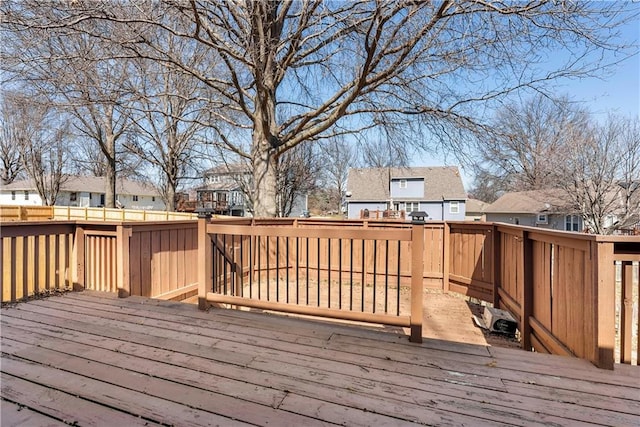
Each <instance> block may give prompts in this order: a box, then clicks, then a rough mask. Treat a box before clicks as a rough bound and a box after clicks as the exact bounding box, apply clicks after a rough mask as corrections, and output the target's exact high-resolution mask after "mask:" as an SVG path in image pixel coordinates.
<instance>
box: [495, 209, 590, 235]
mask: <svg viewBox="0 0 640 427" xmlns="http://www.w3.org/2000/svg"><path fill="white" fill-rule="evenodd" d="M536 218H537V215H533V214H515V213H511V214H506V213H502V214H498V213H487V214H486V220H487V221H488V222H504V223H507V224H516V219H517V220H518V221H517V222H518V224H519V225H525V226H528V227H539V228H547V229H551V230H565V227H566V224H565V221H566V220H565V215H562V214H551V215H548V218H547V224H537V223H536ZM578 225H579V226H578V231H581V230H582V228H583V225H582V219H579V221H578ZM565 231H566V230H565Z"/></svg>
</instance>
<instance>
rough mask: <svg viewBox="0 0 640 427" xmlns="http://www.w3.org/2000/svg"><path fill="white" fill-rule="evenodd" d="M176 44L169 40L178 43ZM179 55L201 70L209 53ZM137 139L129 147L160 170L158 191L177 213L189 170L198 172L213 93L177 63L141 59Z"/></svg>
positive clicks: (176, 48)
mask: <svg viewBox="0 0 640 427" xmlns="http://www.w3.org/2000/svg"><path fill="white" fill-rule="evenodd" d="M175 41H176V40H172V39H170V40H168V41H167V43H168V44H172V45H173V43H174V42H175ZM172 49H173V51H174V54H175V55H179V54H181V53H182V54H184V55H186V56H187V58H185V63H187V64H189V65H190V66H191V67H194V68H195V67H197V65H196V64H197V63H198V64H203V63H204V62H205V61H206V59H207V58H206V55H205V52H201V51H199V52H198V51H193V50H191V49H188V46H187V47H185V46H184V43H182V44H181V45H173V46H172ZM136 64H137V70H136V76H137V77H136V79H135V84H134V85H133V87H134V88H135V90H136V99H137V101H136V104H135V108H136V110H137V111H138V112H139V113H140V114H139V117H138V118H137V119H136V121H135V126H136V134H137V137H136V138H135V140H132V141H130V142H128V143H127V144H126V145H125V147H126V148H127V149H128V150H129V151H130V152H132V153H134V154H135V155H136V156H138V158H140V159H141V160H142V161H144V162H146V163H148V164H150V165H151V166H152V168H153V169H154V170H157V171H158V172H159V173H157V174H156V175H157V179H156V181H157V182H156V187H157V188H158V190H159V192H160V194H161V196H162V198H163V200H164V202H165V206H166V208H167V210H171V211H172V210H175V208H176V206H175V204H176V189H177V188H178V186H179V185H180V184H181V182H182V180H183V179H184V178H185V176H187V175H188V172H189V171H192V170H194V169H195V168H196V164H195V163H194V161H195V156H194V149H195V146H196V144H197V143H198V141H199V140H201V139H204V136H205V135H204V131H205V128H206V124H205V123H206V122H207V121H208V115H209V113H208V109H207V107H208V106H209V105H210V103H209V96H208V95H210V94H209V93H207V92H206V90H205V89H206V87H204V88H203V85H202V83H201V82H200V81H198V80H197V79H194V78H193V77H192V76H191V75H189V74H185V73H184V72H183V71H182V70H181V69H178V68H176V67H175V66H174V65H171V64H169V65H166V66H163V65H162V64H160V63H157V62H152V61H147V60H140V61H137V62H136Z"/></svg>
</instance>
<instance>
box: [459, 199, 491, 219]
mask: <svg viewBox="0 0 640 427" xmlns="http://www.w3.org/2000/svg"><path fill="white" fill-rule="evenodd" d="M488 206H489V203H486V202H483V201H482V200H477V199H467V202H466V203H465V210H466V212H465V215H464V220H465V221H484V220H485V216H484V210H485V209H486V208H487V207H488Z"/></svg>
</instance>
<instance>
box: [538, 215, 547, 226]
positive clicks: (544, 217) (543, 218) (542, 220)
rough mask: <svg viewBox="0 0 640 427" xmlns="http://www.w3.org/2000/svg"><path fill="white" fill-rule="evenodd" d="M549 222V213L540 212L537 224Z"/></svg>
mask: <svg viewBox="0 0 640 427" xmlns="http://www.w3.org/2000/svg"><path fill="white" fill-rule="evenodd" d="M548 222H549V218H548V217H547V214H538V217H537V218H536V224H547V223H548Z"/></svg>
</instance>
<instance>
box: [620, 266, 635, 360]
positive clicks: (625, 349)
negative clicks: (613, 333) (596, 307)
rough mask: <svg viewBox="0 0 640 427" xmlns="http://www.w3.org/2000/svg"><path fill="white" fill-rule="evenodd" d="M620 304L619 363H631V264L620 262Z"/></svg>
mask: <svg viewBox="0 0 640 427" xmlns="http://www.w3.org/2000/svg"><path fill="white" fill-rule="evenodd" d="M621 267H622V304H621V306H620V362H621V363H629V364H630V363H631V348H632V345H631V339H632V326H631V325H632V318H633V290H632V288H633V264H632V262H631V261H623V262H622V266H621Z"/></svg>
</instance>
